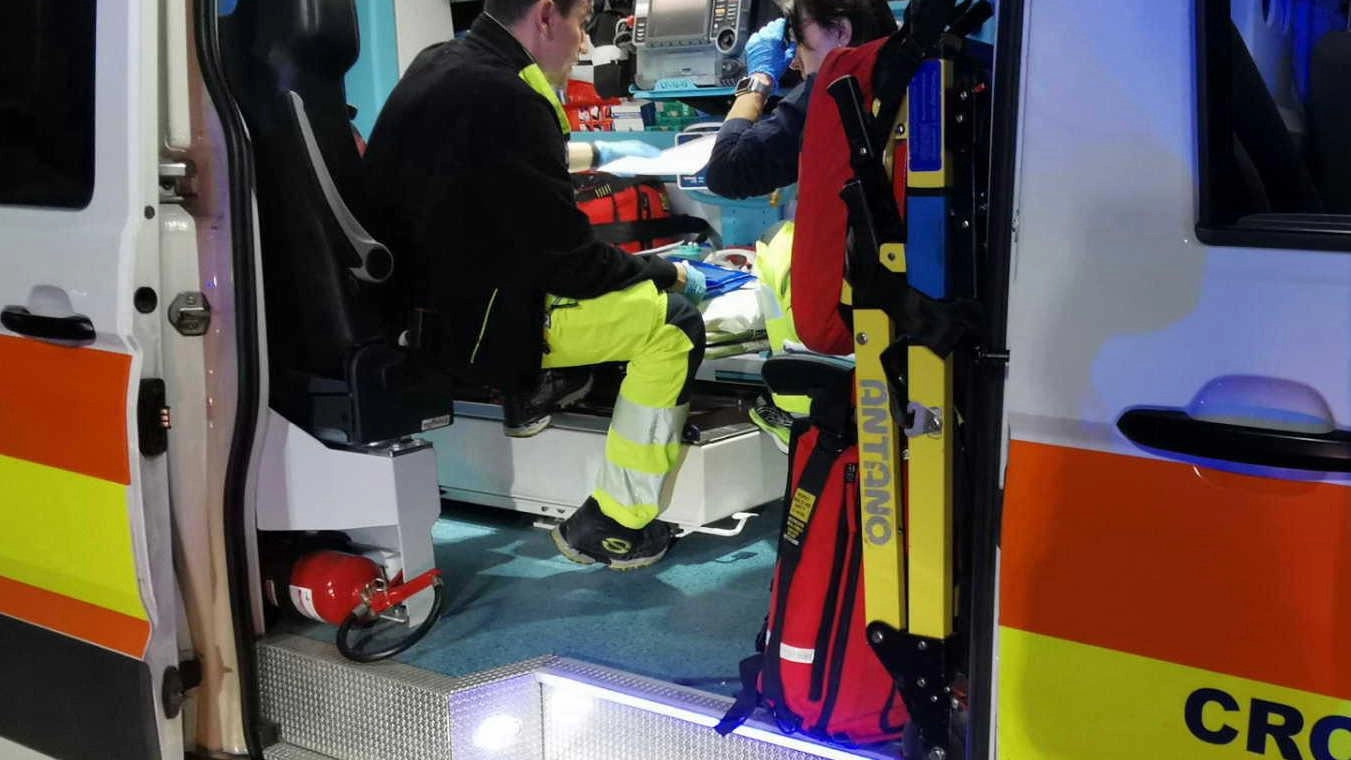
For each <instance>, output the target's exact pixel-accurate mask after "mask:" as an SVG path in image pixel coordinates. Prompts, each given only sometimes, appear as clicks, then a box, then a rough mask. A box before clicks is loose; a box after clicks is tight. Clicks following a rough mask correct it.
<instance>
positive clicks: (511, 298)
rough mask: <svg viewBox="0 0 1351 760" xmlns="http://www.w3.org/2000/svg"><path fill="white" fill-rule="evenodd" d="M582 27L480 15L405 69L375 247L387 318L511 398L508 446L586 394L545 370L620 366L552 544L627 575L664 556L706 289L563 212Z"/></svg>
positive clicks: (386, 115)
mask: <svg viewBox="0 0 1351 760" xmlns="http://www.w3.org/2000/svg"><path fill="white" fill-rule="evenodd" d="M590 11H591V6H590V2H589V0H487V3H486V4H485V7H484V12H483V13H482V14H481V15H480V16H479V17H478V18H477V19H476V20H475V21H474V23H473V25H472V27H471V28H470V30H469V32H468V34H467V35H466V36H465V37H464V38H463V39H458V40H452V41H449V42H445V43H441V44H439V45H436V46H433V47H430V48H428V49H426V50H424V51H423V52H422V53H420V54H419V55H418V57H417V59H416V60H414V61H413V64H412V65H411V66H410V67H409V69H408V71H407V72H406V73H405V74H404V76H403V78H402V79H401V80H400V81H399V83H398V85H397V86H396V87H395V88H394V91H393V93H391V95H390V97H389V100H388V101H387V102H386V104H385V106H384V109H383V110H382V111H381V113H380V116H379V119H378V120H377V122H376V125H375V128H374V129H373V130H372V132H371V136H370V141H369V145H368V147H367V149H366V155H365V167H366V175H367V189H368V193H369V196H370V201H371V203H370V205H371V210H372V211H371V220H370V221H371V224H370V227H371V231H372V232H373V233H374V234H375V235H377V236H378V237H379V238H380V239H381V240H383V241H385V242H386V243H387V244H389V246H390V249H391V250H392V251H395V252H397V253H396V254H395V255H396V256H398V257H399V258H398V261H399V264H398V266H397V267H396V271H395V274H394V279H395V282H394V283H393V285H394V287H392V288H391V289H390V292H392V293H395V294H397V295H396V296H395V298H396V300H400V301H402V304H395V305H393V306H392V308H391V314H393V313H396V312H397V311H398V310H399V309H401V308H402V309H404V314H409V313H411V312H412V310H413V309H415V308H416V309H421V310H425V311H426V312H430V313H431V318H432V321H433V323H434V324H435V325H436V326H437V327H438V329H439V333H440V334H439V335H438V336H437V340H436V344H437V348H436V353H437V355H438V356H440V357H441V361H442V362H443V363H444V364H445V365H446V366H448V367H449V368H450V369H451V370H452V371H454V372H456V373H457V374H459V375H460V376H461V377H464V378H468V379H470V380H471V381H473V382H478V383H482V384H485V385H490V386H494V387H497V388H499V389H501V390H502V391H503V392H504V394H505V395H506V397H507V398H506V403H505V404H504V407H503V411H504V428H505V431H506V433H507V434H508V435H515V436H528V435H534V434H536V433H538V432H540V431H541V430H543V429H544V428H545V427H546V426H547V425H548V423H549V419H550V418H549V413H550V411H552V410H554V409H556V408H558V407H559V406H560V405H561V404H563V403H566V402H568V401H571V400H575V399H577V398H579V397H580V396H581V395H584V394H585V392H586V389H587V386H588V385H589V383H590V373H589V372H587V371H571V372H568V371H543V372H542V369H543V370H560V369H566V368H576V367H584V366H586V365H592V364H598V363H602V362H618V361H624V362H628V370H627V374H626V376H625V378H624V380H623V384H622V385H621V387H620V390H619V399H618V401H617V402H616V404H615V408H614V416H613V419H612V420H611V423H610V429H609V431H608V434H607V439H606V447H605V452H606V453H605V456H606V461H605V464H604V467H603V468H602V469H601V472H600V474H599V477H598V480H597V482H596V485H595V490H594V491H593V492H592V493H591V495H590V496H589V497H587V498H586V500H585V502H584V503H583V504H582V506H581V508H580V509H578V510H577V511H576V512H575V513H573V515H572V516H571V517H570V518H568V520H566V521H565V522H564V523H562V524H561V525H560V526H558V528H556V529H555V531H554V533H553V539H554V542H555V544H557V546H558V549H559V551H561V552H562V553H563V554H564V555H565V556H566V557H567V558H568V559H570V560H573V561H575V562H580V563H584V564H589V563H593V562H601V563H604V564H607V565H609V566H610V567H612V568H616V569H627V568H633V567H641V566H645V565H650V564H652V563H655V562H657V561H658V560H659V559H661V557H662V556H663V555H664V554H665V553H666V550H667V548H668V547H669V546H670V543H671V541H672V533H671V530H670V527H669V526H668V525H666V524H665V523H662V522H660V521H657V520H656V517H657V514H658V513H659V512H660V511H661V505H660V504H659V499H660V494H661V492H662V486H663V484H664V482H665V480H666V478H667V477H668V476H669V475H670V474H672V472H673V470H674V469H675V467H676V465H677V464H678V462H679V460H680V456H681V446H682V443H681V440H682V432H683V429H684V423H685V419H686V416H687V414H688V410H689V405H688V401H689V394H690V386H691V384H692V382H693V379H694V374H695V370H696V369H697V368H698V365H699V362H700V361H701V359H702V357H703V352H704V323H703V319H702V317H701V315H700V314H699V312H698V310H697V309H695V308H694V306H693V305H692V304H691V300H695V301H697V300H699V299H700V298H701V297H702V295H703V290H704V286H703V282H704V279H703V277H702V276H701V275H700V273H699V272H697V271H696V270H693V269H689V268H687V267H685V266H684V265H683V264H682V265H677V264H673V263H671V262H668V261H665V260H663V259H661V258H657V257H640V256H632V255H630V254H627V253H625V252H623V251H621V250H619V249H618V248H615V247H613V246H610V245H606V244H603V243H600V242H598V241H597V240H596V239H595V237H594V236H593V234H592V232H591V226H590V223H589V222H588V220H587V217H586V216H585V215H584V214H583V213H582V212H581V211H579V210H578V209H577V207H576V205H575V203H574V200H573V189H572V182H571V178H570V177H569V175H568V165H567V155H568V152H569V151H568V149H567V139H566V138H567V132H568V120H567V118H566V117H565V115H564V112H563V109H562V106H561V105H560V104H559V101H558V97H557V95H556V94H555V88H557V87H560V86H561V85H562V84H563V83H564V82H565V81H566V79H567V75H568V72H569V71H570V70H571V68H572V66H573V64H574V63H575V62H576V60H577V56H578V53H579V50H580V49H581V46H582V43H583V40H584V37H585V32H584V31H583V30H584V26H585V24H586V21H587V17H588V16H589V15H590ZM604 152H605V151H604V149H602V150H599V151H597V153H602V154H603V153H604ZM597 160H600V156H598V157H597ZM578 497H579V499H580V498H581V495H580V494H579V495H578Z"/></svg>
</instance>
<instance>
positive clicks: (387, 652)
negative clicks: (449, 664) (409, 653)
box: [337, 579, 446, 662]
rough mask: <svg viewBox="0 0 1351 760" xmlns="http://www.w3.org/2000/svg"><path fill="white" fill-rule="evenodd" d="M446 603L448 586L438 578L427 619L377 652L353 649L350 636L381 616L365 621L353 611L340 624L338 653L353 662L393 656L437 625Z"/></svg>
mask: <svg viewBox="0 0 1351 760" xmlns="http://www.w3.org/2000/svg"><path fill="white" fill-rule="evenodd" d="M445 604H446V587H445V584H443V583H442V582H441V580H440V579H437V581H436V583H435V584H434V585H433V586H432V608H431V610H430V611H429V612H428V613H427V619H426V620H424V621H422V623H421V624H420V625H418V627H417V628H414V629H413V630H412V632H410V633H409V634H408V636H406V637H404V638H403V639H402V640H400V641H399V642H398V643H396V644H394V645H393V646H391V647H386V648H385V649H381V650H378V651H375V652H359V651H357V650H356V649H353V648H352V646H351V644H349V643H348V637H349V636H350V635H351V633H352V631H353V630H354V629H355V630H358V631H360V630H365V629H367V628H370V627H371V626H372V625H374V624H375V623H376V622H377V621H379V620H380V618H374V619H372V620H369V621H363V620H362V619H361V618H360V617H358V616H357V614H356V613H355V612H353V613H352V614H350V615H348V616H347V619H346V620H344V621H342V625H340V626H338V638H337V645H338V653H339V654H341V655H342V656H343V657H346V658H347V659H349V660H351V661H353V662H376V661H378V660H384V659H387V658H390V657H393V656H394V655H396V654H398V653H400V652H402V651H404V650H406V649H408V648H409V647H411V646H413V645H414V644H416V643H418V642H419V641H421V640H422V637H424V636H426V635H427V634H428V633H429V632H430V631H431V630H432V626H434V625H436V621H437V620H438V619H439V618H440V617H441V611H442V610H443V609H444V608H445Z"/></svg>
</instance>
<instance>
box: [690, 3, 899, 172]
mask: <svg viewBox="0 0 1351 760" xmlns="http://www.w3.org/2000/svg"><path fill="white" fill-rule="evenodd" d="M784 15H785V18H781V19H775V20H774V21H771V22H769V23H768V24H766V25H765V26H764V27H762V28H761V29H760V30H759V31H757V32H756V33H755V34H753V35H751V38H750V39H749V40H747V41H746V71H747V72H749V74H748V76H747V77H746V78H745V79H743V80H741V82H740V83H739V84H738V85H737V90H736V100H735V101H734V102H733V103H732V110H731V111H729V112H728V114H727V118H726V119H725V120H724V121H723V123H722V127H721V128H720V129H719V130H718V136H717V138H716V142H715V143H714V145H713V155H712V157H711V158H710V159H709V162H708V168H707V169H705V172H706V175H705V176H706V177H707V180H708V189H709V190H710V191H712V192H714V193H717V194H718V195H721V196H723V197H725V198H750V197H753V196H756V195H765V194H766V193H769V192H772V191H774V190H777V189H778V188H781V187H787V186H789V185H791V184H793V183H794V182H797V159H798V153H799V151H801V149H802V131H803V128H804V127H805V126H806V123H807V102H808V101H809V100H810V99H811V94H812V85H813V84H814V83H815V81H816V72H817V71H818V70H820V68H821V62H822V61H824V60H825V58H826V54H828V53H829V52H830V51H832V50H834V49H835V48H838V47H845V46H854V45H861V44H863V43H865V42H869V41H871V40H875V39H877V38H878V37H883V36H886V35H888V34H891V33H892V32H894V31H896V19H895V17H894V16H893V15H892V12H891V8H890V7H889V6H888V5H887V3H886V0H793V2H791V4H790V5H788V6H787V9H786V10H785V14H784ZM790 63H791V65H792V66H793V67H794V68H796V69H798V70H799V71H801V72H802V76H803V80H802V83H801V84H799V85H798V86H796V87H794V88H793V89H791V90H789V91H788V92H787V94H785V95H784V96H783V99H781V100H780V101H779V102H778V104H777V105H776V106H775V107H774V110H772V111H770V112H769V115H768V116H764V112H765V108H766V104H767V103H768V101H769V96H770V94H771V93H773V92H774V90H775V88H777V87H778V83H779V79H781V78H782V77H783V73H784V71H785V70H786V69H787V68H788V67H789V65H790ZM762 116H764V118H761V117H762Z"/></svg>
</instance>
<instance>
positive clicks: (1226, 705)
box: [1185, 688, 1351, 760]
mask: <svg viewBox="0 0 1351 760" xmlns="http://www.w3.org/2000/svg"><path fill="white" fill-rule="evenodd" d="M1242 713H1243V707H1242V706H1241V705H1240V704H1239V701H1238V699H1236V698H1235V697H1234V696H1233V695H1232V694H1230V693H1229V692H1227V691H1224V690H1222V689H1213V688H1201V689H1197V690H1195V691H1193V692H1192V693H1191V695H1190V696H1188V697H1187V704H1186V708H1185V718H1186V722H1187V729H1188V730H1189V731H1191V733H1192V736H1195V737H1196V738H1197V739H1200V740H1201V741H1203V742H1206V743H1207V744H1216V745H1221V746H1223V745H1227V744H1232V743H1234V742H1235V741H1238V740H1239V738H1240V737H1242V736H1243V735H1244V733H1246V734H1247V736H1246V739H1245V743H1246V747H1247V750H1248V752H1251V753H1253V754H1255V755H1266V754H1269V753H1268V750H1269V749H1271V748H1273V747H1274V748H1275V749H1276V750H1277V751H1278V752H1279V754H1280V757H1281V758H1283V760H1305V758H1312V760H1345V758H1347V757H1348V755H1347V754H1345V750H1346V747H1347V745H1348V741H1347V740H1348V739H1351V717H1348V716H1345V715H1326V716H1323V717H1320V718H1318V719H1317V720H1312V721H1310V719H1308V718H1306V717H1305V715H1304V713H1303V712H1301V711H1300V709H1299V708H1298V707H1295V706H1293V705H1288V704H1284V703H1282V702H1274V701H1269V700H1265V699H1259V698H1257V697H1253V698H1252V699H1250V700H1249V701H1248V705H1247V713H1248V716H1247V721H1246V725H1244V721H1243V718H1242ZM1310 724H1311V725H1310ZM1306 726H1310V727H1309V731H1308V737H1307V739H1306V742H1307V747H1308V750H1309V754H1307V755H1306V754H1303V753H1301V751H1300V747H1301V745H1300V743H1299V742H1298V741H1297V740H1298V738H1299V737H1300V736H1301V735H1302V734H1303V733H1304V729H1305V727H1306ZM1339 733H1341V734H1345V736H1342V737H1341V739H1340V741H1338V742H1337V744H1338V745H1339V749H1341V750H1342V752H1341V753H1340V754H1334V753H1333V744H1334V737H1337V735H1338V734H1339Z"/></svg>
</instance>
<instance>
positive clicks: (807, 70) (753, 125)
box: [704, 0, 896, 453]
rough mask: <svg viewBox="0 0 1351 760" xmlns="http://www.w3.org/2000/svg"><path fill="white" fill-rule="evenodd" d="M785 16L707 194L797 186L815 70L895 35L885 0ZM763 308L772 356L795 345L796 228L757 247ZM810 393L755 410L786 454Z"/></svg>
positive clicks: (751, 49)
mask: <svg viewBox="0 0 1351 760" xmlns="http://www.w3.org/2000/svg"><path fill="white" fill-rule="evenodd" d="M784 15H785V18H781V19H776V20H774V21H771V22H769V23H768V24H766V25H765V26H764V27H763V28H761V29H760V30H759V31H757V32H756V33H755V34H754V35H752V36H751V38H750V39H749V40H748V41H747V42H746V70H747V71H748V72H749V75H748V76H747V77H746V78H745V79H743V80H742V82H741V83H740V85H739V86H738V87H737V93H736V100H735V101H734V102H733V104H732V109H731V111H729V112H728V114H727V118H726V120H725V121H724V122H723V124H722V127H721V128H720V129H719V130H718V136H717V138H716V142H715V143H714V146H713V155H712V157H711V158H710V159H709V162H708V167H707V168H706V169H705V170H704V171H705V173H706V177H707V180H708V189H709V190H710V191H712V192H714V193H717V194H718V195H721V196H724V197H727V198H750V197H753V196H757V195H765V194H766V193H769V192H772V191H774V190H777V189H779V188H782V187H787V186H789V185H791V184H793V183H794V182H797V175H798V154H799V152H800V150H801V148H802V133H803V128H804V127H805V125H806V122H807V102H808V100H809V99H810V97H811V92H812V86H813V84H814V83H815V81H816V72H817V71H818V70H819V69H820V68H821V63H822V61H824V60H825V58H826V55H827V54H828V53H830V51H832V50H834V49H836V48H839V47H845V46H855V45H861V44H863V43H865V42H869V41H871V40H875V39H877V38H879V37H884V36H886V35H888V34H891V33H892V32H894V31H896V19H895V16H894V15H893V14H892V12H891V8H890V7H889V6H888V5H887V3H886V1H885V0H795V1H794V2H791V4H790V5H788V6H787V8H786V9H785V12H784ZM790 62H791V65H792V66H793V67H794V68H796V69H798V70H799V71H800V72H801V73H802V76H803V81H802V83H801V84H799V85H797V86H796V87H794V88H793V89H792V90H790V91H789V92H788V93H787V94H786V95H784V97H783V99H782V100H780V101H779V102H778V104H777V105H776V106H775V107H774V109H773V110H772V111H771V112H769V115H768V116H765V117H764V118H761V117H762V116H764V113H765V108H766V105H767V103H768V101H769V96H770V94H771V93H773V92H774V90H775V88H776V87H777V86H778V82H779V79H780V78H781V77H782V76H783V73H784V71H785V69H787V68H788V67H789V65H790ZM758 248H759V252H758V253H757V256H756V273H757V275H758V276H759V277H760V283H761V290H760V302H761V310H762V311H763V312H764V315H765V329H766V331H767V332H768V333H769V342H770V347H771V349H772V350H773V352H774V353H781V352H782V351H783V350H784V344H785V342H786V341H791V342H793V343H797V342H798V339H797V333H796V331H795V330H794V329H793V324H792V305H791V301H790V298H789V282H788V269H789V263H790V261H789V259H790V258H791V253H792V249H793V223H792V222H786V223H785V224H784V225H783V227H781V228H780V229H779V230H778V231H777V232H776V233H775V235H774V237H773V238H772V239H771V240H770V241H769V242H768V244H767V245H762V246H758ZM809 405H810V403H809V401H808V399H807V398H806V397H805V396H784V395H780V394H773V395H772V396H771V399H770V400H761V401H760V402H758V403H757V404H756V405H755V407H754V408H753V409H752V410H751V419H752V420H753V421H754V422H755V424H756V425H758V426H759V427H760V428H761V429H762V430H764V431H765V432H767V433H769V434H770V435H771V436H772V437H773V440H774V443H775V445H777V446H778V447H779V449H780V450H781V451H783V452H784V453H787V451H788V438H789V429H790V428H791V426H792V417H791V416H790V413H791V414H806V413H807V412H808V407H809Z"/></svg>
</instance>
